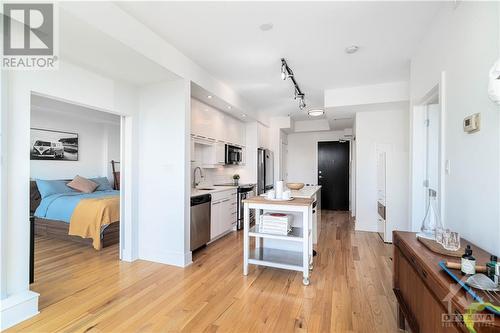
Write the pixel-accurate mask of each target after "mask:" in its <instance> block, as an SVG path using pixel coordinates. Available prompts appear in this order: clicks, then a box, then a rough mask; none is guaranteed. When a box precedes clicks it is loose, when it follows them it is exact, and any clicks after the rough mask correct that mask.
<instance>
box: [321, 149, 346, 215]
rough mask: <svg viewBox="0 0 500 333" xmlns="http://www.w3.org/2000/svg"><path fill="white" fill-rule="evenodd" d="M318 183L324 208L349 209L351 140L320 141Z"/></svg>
mask: <svg viewBox="0 0 500 333" xmlns="http://www.w3.org/2000/svg"><path fill="white" fill-rule="evenodd" d="M318 184H319V185H321V186H322V187H321V200H322V202H321V204H322V207H323V209H329V210H349V142H338V141H328V142H318Z"/></svg>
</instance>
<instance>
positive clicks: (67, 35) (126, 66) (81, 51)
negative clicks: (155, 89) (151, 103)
mask: <svg viewBox="0 0 500 333" xmlns="http://www.w3.org/2000/svg"><path fill="white" fill-rule="evenodd" d="M59 25H60V28H59V49H60V50H59V51H60V52H59V53H60V58H61V59H62V60H68V61H70V62H72V63H75V64H77V65H80V66H82V67H84V68H87V69H89V70H91V71H94V72H97V73H102V74H104V75H106V76H108V77H111V78H113V79H115V80H120V81H125V82H128V83H130V84H133V85H137V86H141V85H145V84H151V83H157V82H160V81H170V80H175V79H176V78H178V77H177V76H176V75H175V74H173V73H171V72H170V71H168V70H167V69H165V68H164V67H162V66H160V65H158V64H157V63H155V62H153V61H151V60H149V59H148V58H146V57H144V56H143V55H142V54H140V53H138V52H136V51H134V50H133V49H131V48H129V47H128V46H126V45H124V44H122V43H121V42H119V41H117V40H116V39H114V38H112V37H110V36H108V35H106V34H104V33H102V32H101V31H100V30H97V29H96V28H94V27H93V26H91V25H89V24H88V23H85V22H83V21H82V20H80V19H78V18H77V17H75V16H74V15H72V14H71V13H69V12H68V11H65V10H64V9H62V8H60V9H59Z"/></svg>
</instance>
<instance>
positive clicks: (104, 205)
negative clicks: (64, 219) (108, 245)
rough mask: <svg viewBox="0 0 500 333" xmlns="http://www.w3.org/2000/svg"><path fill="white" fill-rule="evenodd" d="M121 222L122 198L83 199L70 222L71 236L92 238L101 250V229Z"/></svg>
mask: <svg viewBox="0 0 500 333" xmlns="http://www.w3.org/2000/svg"><path fill="white" fill-rule="evenodd" d="M119 220H120V197H119V196H110V197H103V198H95V199H83V200H81V201H80V202H79V203H78V205H77V206H76V208H75V211H74V212H73V215H72V216H71V220H70V222H69V235H74V236H80V237H83V238H92V239H93V240H94V241H93V242H92V245H93V246H94V248H95V249H96V250H100V249H101V227H102V226H103V225H106V224H111V223H114V222H118V221H119Z"/></svg>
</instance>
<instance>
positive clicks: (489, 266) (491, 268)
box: [486, 255, 498, 285]
mask: <svg viewBox="0 0 500 333" xmlns="http://www.w3.org/2000/svg"><path fill="white" fill-rule="evenodd" d="M496 268H497V256H494V255H491V257H490V262H488V263H486V275H487V276H488V277H489V278H490V279H491V281H493V282H495V283H496V284H497V285H498V276H497V275H495V270H496Z"/></svg>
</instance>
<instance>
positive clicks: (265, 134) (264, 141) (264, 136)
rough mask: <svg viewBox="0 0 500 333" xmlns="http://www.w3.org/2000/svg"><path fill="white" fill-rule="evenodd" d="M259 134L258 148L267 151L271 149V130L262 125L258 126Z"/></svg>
mask: <svg viewBox="0 0 500 333" xmlns="http://www.w3.org/2000/svg"><path fill="white" fill-rule="evenodd" d="M257 126H258V127H257V134H258V137H257V139H258V147H259V148H265V149H270V148H271V144H270V142H269V128H267V127H266V126H264V125H262V124H260V123H259V124H258V125H257Z"/></svg>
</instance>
